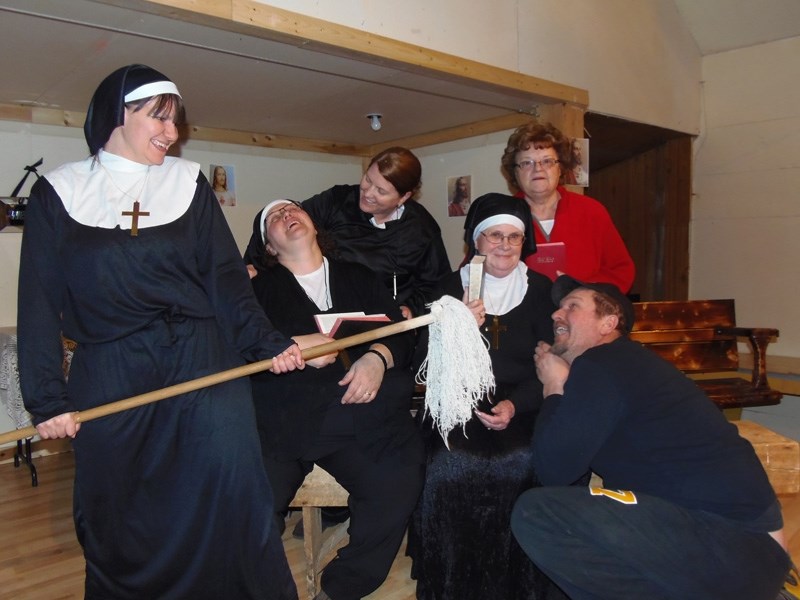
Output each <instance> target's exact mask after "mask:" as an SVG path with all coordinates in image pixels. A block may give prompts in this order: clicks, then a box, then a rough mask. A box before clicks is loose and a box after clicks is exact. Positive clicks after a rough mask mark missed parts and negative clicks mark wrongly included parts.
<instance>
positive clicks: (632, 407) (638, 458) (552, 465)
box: [533, 337, 782, 531]
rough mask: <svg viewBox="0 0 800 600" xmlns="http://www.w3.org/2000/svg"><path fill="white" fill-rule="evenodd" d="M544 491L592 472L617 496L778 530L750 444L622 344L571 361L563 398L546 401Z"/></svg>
mask: <svg viewBox="0 0 800 600" xmlns="http://www.w3.org/2000/svg"><path fill="white" fill-rule="evenodd" d="M533 447H534V465H535V470H536V473H537V475H538V476H539V478H540V479H541V481H542V483H544V484H546V485H566V484H569V483H571V482H573V481H575V480H576V479H577V478H578V477H579V476H581V475H582V474H583V473H585V472H586V471H587V470H588V469H591V470H592V471H594V472H595V473H597V474H598V475H600V476H601V477H602V478H603V485H604V486H605V487H607V488H609V489H622V490H631V491H634V492H641V493H644V494H650V495H652V496H656V497H659V498H663V499H665V500H668V501H671V502H674V503H676V504H678V505H680V506H685V507H687V508H692V509H701V510H706V511H709V512H712V513H716V514H719V515H722V516H724V517H727V518H730V519H733V520H736V521H741V522H743V523H745V524H746V525H747V527H748V529H752V530H754V531H773V530H777V529H780V527H781V526H782V519H781V515H780V508H779V506H778V503H777V500H776V497H775V493H774V491H773V490H772V487H771V486H770V483H769V480H768V479H767V475H766V473H765V472H764V469H763V467H762V466H761V463H760V462H759V460H758V458H757V457H756V454H755V451H754V450H753V447H752V446H751V445H750V443H749V442H748V441H747V440H745V439H743V438H742V437H740V436H739V435H738V431H737V429H736V427H735V426H734V425H732V424H731V423H728V422H727V421H726V420H725V417H724V416H723V415H722V413H720V411H719V409H718V408H717V407H716V405H714V403H713V402H712V401H711V400H709V399H708V398H707V397H706V395H705V394H704V393H703V392H702V391H701V390H700V388H699V387H697V385H696V384H695V383H694V382H693V381H692V380H691V379H689V378H688V377H686V376H685V375H684V374H683V373H681V372H680V371H678V370H677V369H676V368H675V367H674V366H672V365H671V364H669V363H668V362H666V361H664V360H663V359H661V358H660V357H658V356H657V355H656V354H655V353H653V352H652V351H650V350H648V349H646V348H644V347H642V346H641V344H638V343H636V342H633V341H631V340H630V339H628V338H627V337H621V338H619V339H617V340H615V341H613V342H611V343H609V344H603V345H601V346H597V347H595V348H591V349H589V350H587V351H586V352H584V353H583V354H582V355H581V356H579V357H578V358H576V359H575V360H574V361H573V364H572V367H571V369H570V373H569V379H568V380H567V382H566V385H565V386H564V394H563V396H562V395H556V394H554V395H552V396H549V397H547V398H545V401H544V404H543V406H542V410H541V413H540V415H539V419H538V421H537V423H536V431H535V434H534V436H533Z"/></svg>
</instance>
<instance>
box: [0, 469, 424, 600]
mask: <svg viewBox="0 0 800 600" xmlns="http://www.w3.org/2000/svg"><path fill="white" fill-rule="evenodd" d="M34 464H35V465H36V469H37V471H38V474H39V486H38V487H32V486H31V478H30V472H29V471H28V468H27V466H25V465H22V466H20V467H19V468H14V464H13V462H12V463H4V464H0V600H77V599H82V598H83V576H84V561H83V554H82V553H81V549H80V546H79V545H78V542H77V540H76V539H75V529H74V527H73V522H72V478H73V474H74V463H73V459H72V454H71V453H63V454H56V455H51V456H44V457H40V458H36V459H35V460H34ZM299 518H300V513H299V512H297V513H296V514H295V515H294V516H292V517H290V519H289V523H288V525H287V527H286V533H285V534H284V546H285V548H286V555H287V556H288V558H289V566H290V567H291V569H292V574H293V575H294V578H295V581H296V582H297V590H298V592H299V593H300V600H304V599H305V598H306V597H307V596H306V582H305V558H304V554H303V541H302V540H295V539H294V538H292V536H291V531H292V529H293V528H294V525H295V523H296V522H297V521H298V520H299ZM410 569H411V561H410V560H409V559H408V558H407V557H406V556H405V545H404V546H403V547H402V548H401V549H400V552H398V555H397V558H396V559H395V562H394V565H393V566H392V570H391V572H390V573H389V577H388V579H387V580H386V582H384V584H383V585H382V586H381V587H380V588H379V589H378V590H376V591H375V592H374V593H372V594H370V595H369V596H367V598H368V599H369V600H413V599H414V597H415V594H414V589H415V585H414V582H413V581H412V580H411V579H410V578H409V576H408V574H409V571H410Z"/></svg>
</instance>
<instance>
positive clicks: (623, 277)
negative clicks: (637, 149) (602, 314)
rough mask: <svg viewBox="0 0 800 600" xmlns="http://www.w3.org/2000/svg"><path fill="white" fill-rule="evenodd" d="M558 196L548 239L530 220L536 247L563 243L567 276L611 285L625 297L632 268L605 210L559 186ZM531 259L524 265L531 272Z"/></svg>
mask: <svg viewBox="0 0 800 600" xmlns="http://www.w3.org/2000/svg"><path fill="white" fill-rule="evenodd" d="M558 192H559V193H560V194H561V199H560V200H559V202H558V206H557V207H556V217H555V223H554V224H553V229H552V231H551V233H550V239H547V238H546V237H545V236H544V233H543V232H542V230H541V228H540V227H539V224H538V223H537V222H536V220H534V223H533V229H534V231H535V232H536V243H537V244H544V243H547V242H564V245H565V247H566V273H567V274H568V275H570V276H572V277H574V278H575V279H578V280H579V281H591V282H597V281H602V282H608V283H613V284H614V285H616V286H617V287H618V288H619V289H620V290H622V292H623V293H628V292H629V291H630V289H631V286H632V285H633V278H634V275H635V274H636V268H635V266H634V264H633V259H632V258H631V255H630V254H629V253H628V249H627V248H626V247H625V242H623V241H622V238H621V237H620V235H619V232H618V231H617V228H616V227H614V223H613V222H612V221H611V216H610V215H609V214H608V211H607V210H606V208H605V207H604V206H603V205H602V204H600V202H598V201H597V200H595V199H594V198H589V197H588V196H584V195H582V194H576V193H574V192H570V191H567V189H566V188H563V187H560V186H559V188H558ZM518 196H522V194H521V193H520V194H518ZM533 256H535V255H531V256H530V257H528V259H527V260H526V261H525V262H526V264H527V265H528V267H529V268H531V269H533V270H535V269H534V265H535V262H534V261H533Z"/></svg>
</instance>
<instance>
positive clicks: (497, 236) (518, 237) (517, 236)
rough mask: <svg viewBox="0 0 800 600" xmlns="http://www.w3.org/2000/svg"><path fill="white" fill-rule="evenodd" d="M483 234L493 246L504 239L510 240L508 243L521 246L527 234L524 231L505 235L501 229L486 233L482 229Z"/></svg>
mask: <svg viewBox="0 0 800 600" xmlns="http://www.w3.org/2000/svg"><path fill="white" fill-rule="evenodd" d="M481 235H482V236H483V237H485V238H486V239H487V240H489V243H490V244H492V245H493V246H497V245H498V244H502V243H503V240H508V243H509V244H510V245H511V246H520V245H522V240H524V239H525V235H524V234H522V233H509V234H508V235H503V234H502V233H500V232H499V231H493V232H492V233H484V232H482V231H481Z"/></svg>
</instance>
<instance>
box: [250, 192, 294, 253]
mask: <svg viewBox="0 0 800 600" xmlns="http://www.w3.org/2000/svg"><path fill="white" fill-rule="evenodd" d="M281 204H294V202H292V201H291V200H283V199H281V200H273V201H272V202H270V203H269V204H267V205H266V206H265V207H264V210H262V211H261V217H260V218H259V219H258V223H259V227H260V229H261V241H262V242H264V243H266V242H267V215H268V214H269V211H270V210H272V209H273V208H275V207H276V206H280V205H281Z"/></svg>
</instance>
